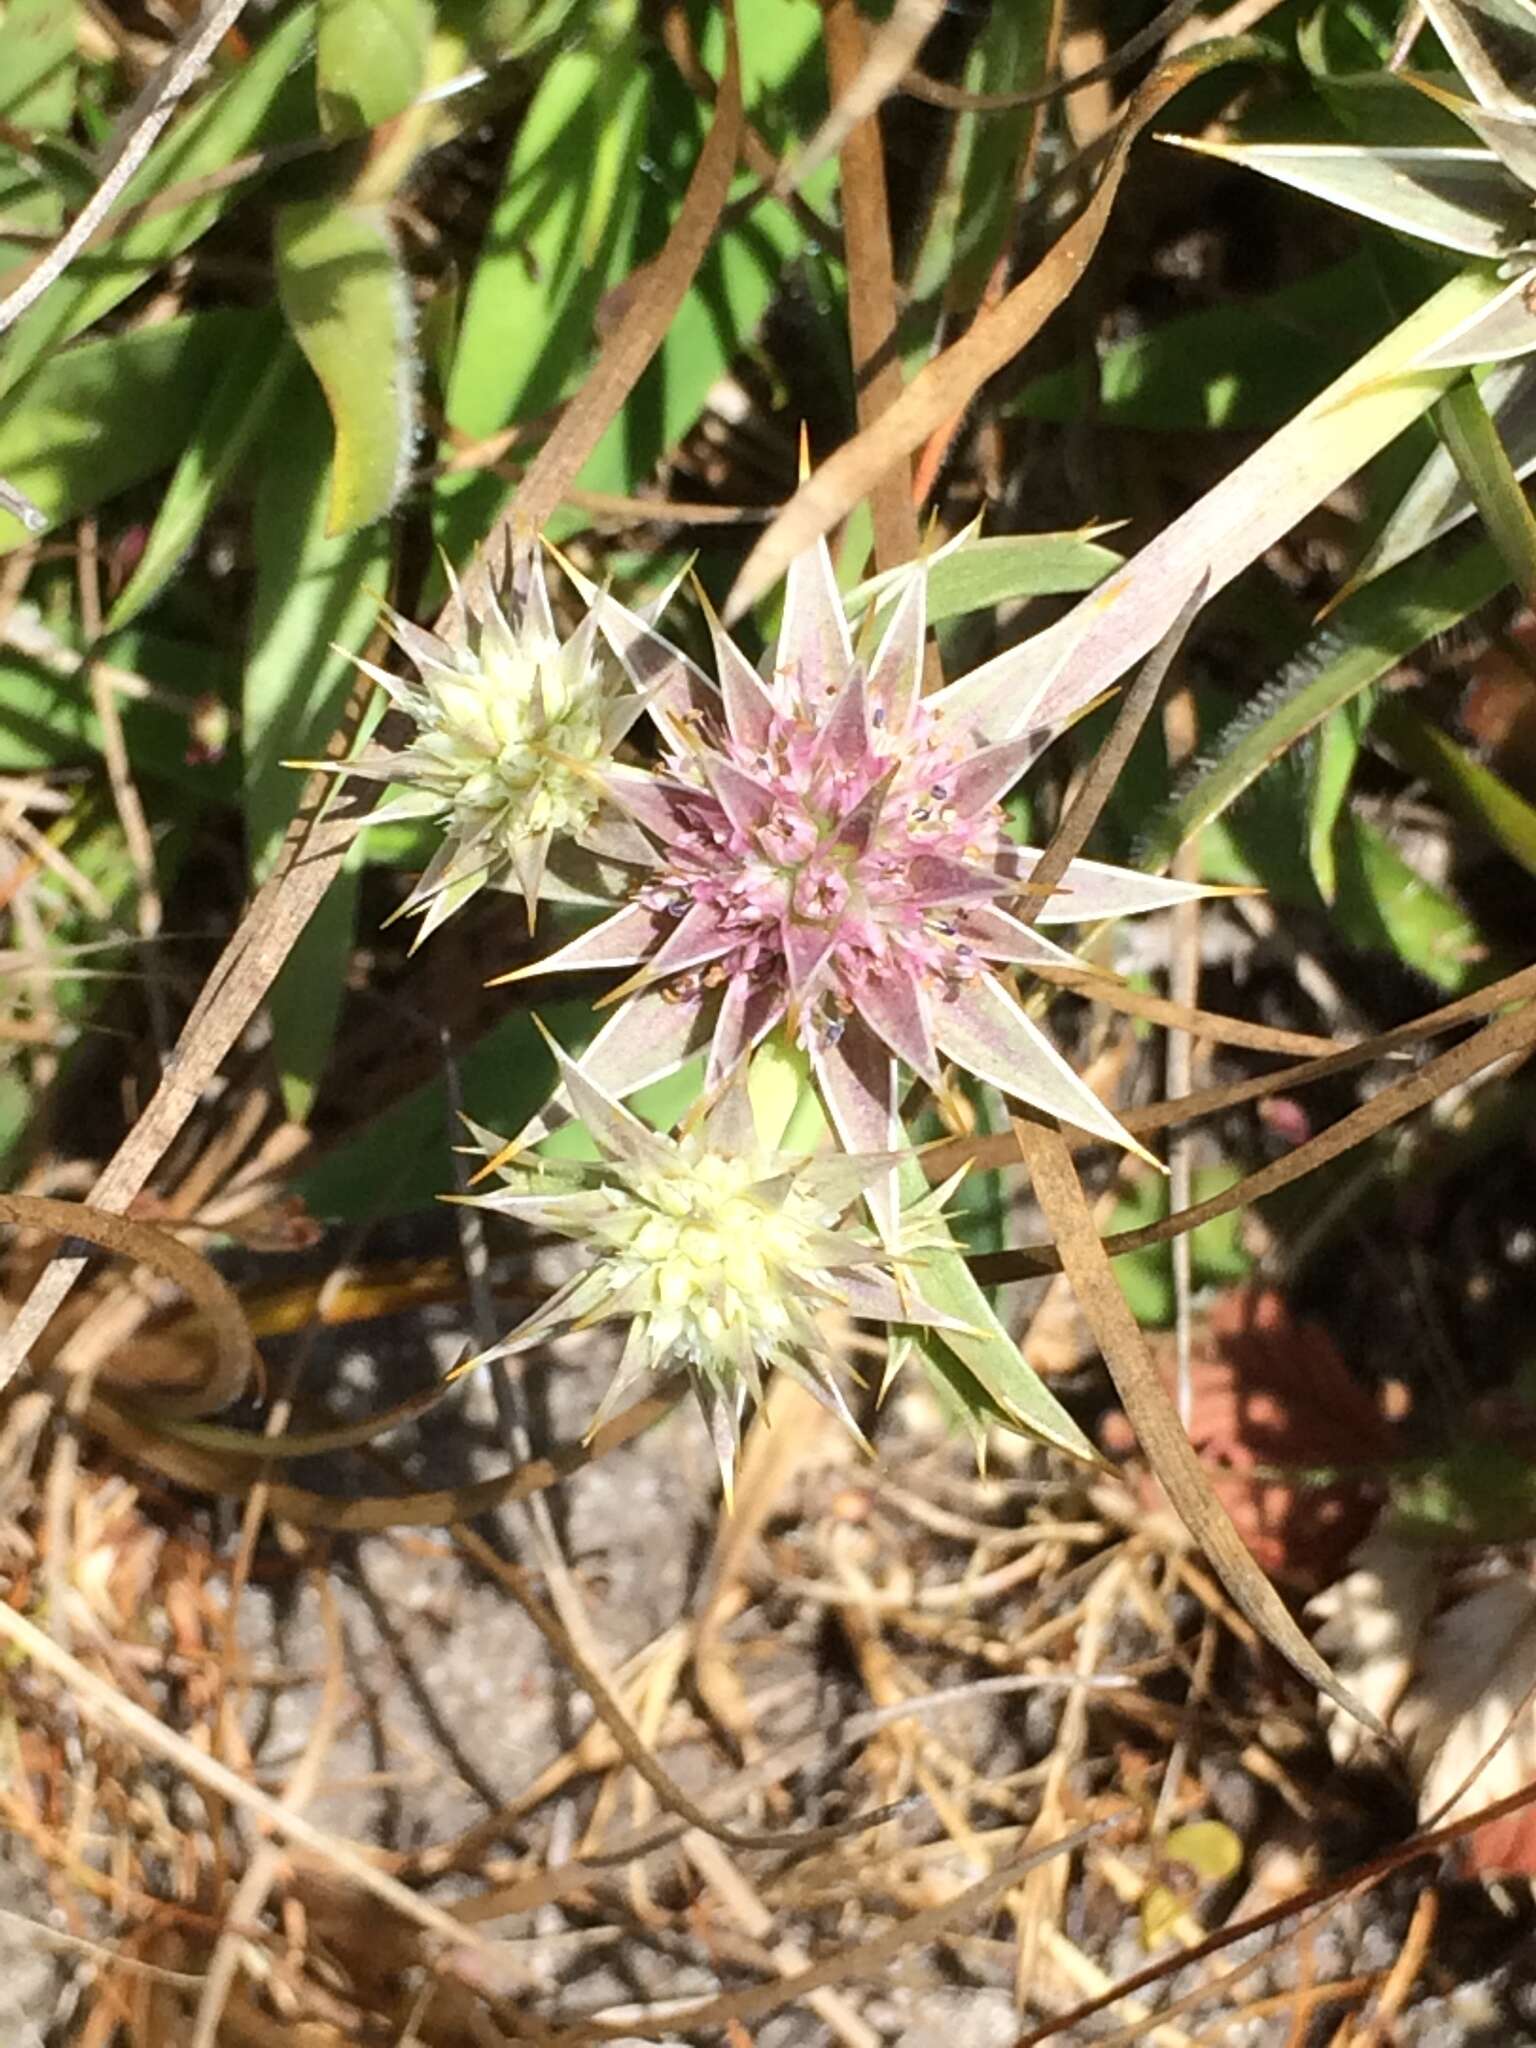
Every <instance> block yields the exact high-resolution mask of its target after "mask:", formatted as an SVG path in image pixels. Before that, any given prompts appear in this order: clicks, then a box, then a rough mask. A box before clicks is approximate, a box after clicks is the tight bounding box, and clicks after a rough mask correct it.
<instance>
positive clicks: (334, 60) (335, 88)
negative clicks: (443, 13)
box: [315, 0, 432, 135]
mask: <svg viewBox="0 0 1536 2048" xmlns="http://www.w3.org/2000/svg"><path fill="white" fill-rule="evenodd" d="M431 33H432V18H431V14H430V12H429V10H428V9H427V8H426V7H425V6H424V5H423V4H422V0H319V7H318V12H317V15H316V26H315V94H316V98H317V100H318V102H319V107H320V125H321V127H322V128H323V129H324V130H325V132H326V133H327V135H348V134H352V133H354V132H355V131H357V130H358V129H362V128H373V127H376V126H377V125H378V124H379V122H381V121H388V120H389V119H391V117H392V116H393V115H395V114H398V113H399V112H400V111H401V109H402V108H403V107H406V106H408V105H409V104H410V102H411V101H412V100H413V99H414V98H415V97H416V95H417V93H418V92H420V90H421V86H422V80H423V76H424V74H425V72H426V65H427V45H428V43H429V41H430V39H431Z"/></svg>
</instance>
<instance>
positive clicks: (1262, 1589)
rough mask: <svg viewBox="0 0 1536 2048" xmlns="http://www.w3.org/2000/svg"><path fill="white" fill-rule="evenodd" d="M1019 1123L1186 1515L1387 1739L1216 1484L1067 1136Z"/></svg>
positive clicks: (1125, 1392) (1117, 1378)
mask: <svg viewBox="0 0 1536 2048" xmlns="http://www.w3.org/2000/svg"><path fill="white" fill-rule="evenodd" d="M1014 1131H1015V1134H1016V1136H1017V1138H1018V1141H1019V1149H1020V1151H1021V1152H1022V1153H1023V1155H1024V1163H1025V1165H1026V1166H1027V1167H1028V1169H1029V1178H1030V1185H1031V1187H1032V1188H1033V1190H1034V1194H1035V1199H1036V1200H1037V1201H1038V1202H1039V1204H1040V1207H1041V1210H1042V1211H1043V1213H1044V1216H1045V1220H1046V1223H1047V1225H1048V1226H1049V1228H1050V1231H1051V1234H1052V1236H1053V1237H1054V1239H1055V1241H1056V1245H1057V1248H1058V1249H1059V1251H1060V1253H1061V1260H1062V1265H1063V1267H1064V1268H1065V1271H1066V1274H1067V1277H1068V1279H1069V1280H1070V1281H1071V1282H1072V1290H1073V1292H1074V1293H1075V1294H1076V1296H1077V1300H1078V1306H1079V1307H1080V1308H1081V1309H1082V1311H1083V1314H1084V1315H1085V1316H1086V1317H1087V1319H1088V1324H1089V1327H1090V1328H1091V1329H1092V1331H1093V1334H1094V1338H1095V1340H1096V1341H1097V1343H1098V1346H1099V1349H1100V1350H1101V1351H1102V1352H1103V1354H1104V1363H1105V1364H1106V1365H1107V1366H1108V1368H1109V1372H1110V1377H1111V1378H1112V1379H1113V1380H1114V1383H1115V1387H1116V1390H1117V1392H1118V1393H1119V1395H1120V1398H1121V1400H1122V1401H1123V1402H1124V1403H1125V1412H1126V1414H1127V1415H1128V1416H1129V1418H1130V1421H1131V1425H1132V1427H1133V1428H1134V1429H1135V1431H1136V1435H1137V1438H1138V1440H1139V1441H1140V1444H1141V1447H1142V1449H1143V1450H1144V1451H1145V1453H1146V1455H1147V1459H1148V1461H1149V1463H1150V1464H1151V1466H1152V1469H1153V1471H1154V1472H1155V1473H1156V1474H1157V1476H1158V1478H1159V1479H1160V1480H1161V1481H1162V1484H1163V1488H1164V1490H1165V1492H1166V1493H1167V1495H1168V1498H1169V1499H1170V1500H1171V1501H1172V1503H1173V1505H1174V1508H1175V1509H1176V1510H1177V1512H1178V1515H1179V1517H1180V1519H1181V1520H1182V1521H1183V1523H1184V1525H1185V1527H1186V1528H1187V1529H1188V1530H1189V1532H1190V1534H1191V1535H1192V1536H1193V1537H1194V1538H1195V1540H1196V1542H1198V1543H1199V1545H1200V1546H1201V1548H1202V1549H1203V1550H1204V1552H1205V1554H1206V1556H1207V1557H1208V1558H1209V1559H1210V1561H1211V1563H1212V1564H1213V1565H1214V1566H1215V1568H1216V1571H1217V1573H1218V1575H1219V1576H1220V1578H1221V1581H1222V1584H1223V1585H1224V1586H1225V1587H1226V1589H1227V1591H1228V1592H1229V1593H1230V1594H1231V1596H1232V1598H1233V1600H1234V1601H1235V1602H1236V1603H1237V1605H1238V1607H1239V1608H1240V1609H1241V1610H1242V1612H1243V1613H1244V1614H1245V1615H1247V1617H1248V1619H1249V1620H1250V1621H1251V1622H1252V1623H1253V1625H1254V1627H1255V1628H1257V1629H1258V1630H1259V1631H1260V1632H1261V1634H1262V1635H1263V1636H1264V1637H1265V1638H1266V1640H1267V1641H1269V1642H1270V1643H1272V1644H1273V1645H1274V1647H1275V1648H1276V1649H1277V1650H1278V1651H1279V1652H1280V1654H1281V1655H1282V1656H1283V1657H1285V1658H1286V1659H1288V1661H1289V1662H1290V1663H1292V1664H1293V1665H1294V1666H1295V1667H1296V1669H1297V1670H1298V1671H1299V1672H1300V1673H1301V1675H1302V1676H1303V1677H1304V1678H1305V1679H1307V1680H1308V1682H1309V1683H1310V1684H1312V1685H1315V1686H1316V1687H1317V1688H1318V1690H1319V1691H1320V1692H1325V1693H1326V1694H1327V1695H1328V1697H1329V1698H1330V1699H1332V1700H1334V1701H1336V1702H1337V1704H1338V1705H1339V1706H1340V1707H1342V1708H1343V1709H1344V1711H1345V1713H1347V1714H1351V1715H1353V1716H1354V1718H1355V1719H1356V1720H1357V1721H1363V1722H1364V1723H1365V1725H1366V1726H1367V1727H1368V1728H1370V1729H1371V1730H1372V1731H1373V1732H1374V1733H1376V1734H1379V1735H1380V1736H1381V1737H1382V1739H1383V1741H1385V1740H1386V1732H1385V1730H1384V1729H1382V1728H1381V1727H1380V1725H1379V1724H1378V1723H1377V1721H1376V1719H1375V1717H1374V1716H1373V1715H1371V1714H1369V1713H1368V1712H1367V1711H1366V1709H1365V1708H1364V1707H1362V1706H1360V1705H1359V1704H1358V1703H1357V1702H1356V1701H1355V1700H1353V1699H1352V1698H1351V1697H1350V1695H1349V1693H1348V1692H1347V1691H1346V1690H1345V1688H1344V1687H1343V1686H1342V1685H1340V1683H1339V1681H1338V1680H1337V1679H1336V1678H1335V1677H1334V1675H1333V1673H1332V1672H1331V1671H1330V1670H1329V1668H1328V1666H1327V1664H1326V1663H1324V1661H1323V1659H1322V1658H1321V1657H1320V1656H1319V1655H1318V1653H1317V1651H1316V1650H1315V1649H1313V1647H1312V1645H1311V1643H1309V1642H1308V1640H1307V1638H1306V1637H1305V1636H1304V1635H1303V1634H1302V1632H1301V1629H1300V1628H1299V1627H1298V1626H1297V1624H1296V1622H1295V1621H1294V1620H1293V1618H1292V1616H1291V1612H1290V1610H1289V1608H1288V1607H1287V1606H1286V1605H1285V1602H1284V1601H1283V1600H1282V1599H1281V1598H1280V1595H1279V1594H1278V1593H1277V1592H1276V1591H1275V1589H1274V1587H1273V1586H1272V1585H1271V1584H1270V1582H1269V1580H1268V1579H1267V1578H1265V1576H1264V1574H1263V1572H1262V1571H1260V1569H1259V1567H1258V1566H1257V1565H1256V1564H1255V1563H1254V1561H1253V1558H1252V1556H1251V1555H1250V1553H1249V1551H1248V1549H1247V1546H1246V1545H1245V1544H1244V1542H1243V1540H1242V1538H1241V1537H1240V1536H1239V1535H1238V1533H1237V1531H1236V1529H1235V1528H1234V1527H1233V1526H1232V1520H1231V1517H1230V1516H1229V1515H1228V1513H1227V1511H1226V1509H1225V1508H1224V1507H1223V1506H1222V1505H1221V1503H1220V1501H1219V1500H1218V1499H1217V1498H1216V1495H1215V1494H1214V1493H1213V1492H1212V1490H1211V1483H1210V1481H1209V1480H1208V1479H1207V1478H1206V1476H1205V1473H1204V1472H1203V1471H1202V1470H1201V1468H1200V1460H1199V1459H1198V1457H1196V1455H1195V1452H1194V1448H1193V1446H1192V1445H1191V1443H1190V1441H1189V1438H1188V1437H1187V1436H1186V1435H1185V1433H1184V1431H1183V1429H1182V1428H1181V1426H1180V1424H1179V1418H1178V1415H1177V1414H1176V1412H1175V1410H1174V1406H1173V1403H1172V1401H1171V1400H1170V1399H1169V1397H1168V1393H1167V1390H1166V1389H1165V1387H1164V1386H1163V1382H1162V1380H1161V1378H1160V1377H1159V1374H1158V1370H1157V1367H1156V1366H1155V1365H1154V1364H1153V1362H1152V1354H1151V1353H1150V1351H1149V1350H1148V1349H1147V1340H1146V1337H1145V1335H1144V1333H1143V1331H1142V1328H1141V1325H1140V1324H1139V1323H1138V1322H1137V1320H1136V1318H1135V1316H1134V1315H1132V1313H1131V1310H1130V1305H1129V1304H1128V1303H1127V1301H1126V1299H1125V1296H1124V1294H1122V1292H1121V1291H1120V1284H1119V1282H1118V1281H1117V1280H1116V1278H1115V1275H1114V1270H1113V1268H1112V1267H1111V1265H1110V1263H1109V1254H1108V1252H1107V1251H1106V1250H1105V1248H1104V1243H1103V1240H1102V1239H1101V1238H1100V1236H1099V1233H1098V1230H1097V1229H1096V1228H1095V1225H1094V1221H1093V1208H1092V1205H1091V1204H1090V1202H1089V1200H1088V1197H1087V1195H1086V1194H1085V1193H1084V1192H1083V1185H1082V1182H1081V1181H1080V1180H1079V1179H1078V1177H1077V1169H1076V1167H1075V1166H1074V1165H1073V1164H1072V1154H1071V1152H1070V1151H1069V1150H1068V1148H1067V1142H1066V1140H1065V1139H1064V1138H1063V1137H1062V1135H1061V1132H1060V1131H1059V1130H1058V1129H1056V1128H1055V1126H1054V1125H1052V1124H1049V1123H1047V1122H1045V1121H1044V1120H1040V1119H1036V1118H1033V1117H1028V1116H1021V1117H1016V1118H1015V1119H1014Z"/></svg>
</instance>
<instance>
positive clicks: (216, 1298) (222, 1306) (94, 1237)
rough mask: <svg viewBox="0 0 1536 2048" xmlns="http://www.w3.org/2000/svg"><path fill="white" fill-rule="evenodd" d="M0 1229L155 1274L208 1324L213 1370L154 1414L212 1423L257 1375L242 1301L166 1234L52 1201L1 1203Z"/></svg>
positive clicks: (7, 1198)
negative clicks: (79, 1247) (113, 1257)
mask: <svg viewBox="0 0 1536 2048" xmlns="http://www.w3.org/2000/svg"><path fill="white" fill-rule="evenodd" d="M0 1223H11V1224H14V1225H15V1226H16V1227H17V1228H18V1229H22V1230H41V1231H46V1232H47V1233H48V1234H49V1235H50V1236H54V1237H64V1238H70V1237H78V1238H84V1239H85V1241H86V1242H87V1243H88V1244H94V1245H99V1246H100V1247H101V1249H102V1250H103V1251H109V1252H115V1253H116V1254H117V1255H118V1256H119V1257H120V1258H125V1259H131V1260H132V1261H133V1262H134V1264H135V1265H140V1266H150V1267H152V1268H153V1269H154V1271H155V1272H157V1273H159V1274H161V1275H163V1276H164V1278H165V1279H167V1280H170V1281H172V1282H173V1283H174V1284H175V1285H176V1286H177V1287H179V1288H180V1289H181V1291H182V1293H183V1294H185V1295H186V1296H187V1297H188V1299H189V1300H190V1301H192V1302H194V1303H195V1304H196V1306H197V1307H198V1308H199V1309H200V1310H201V1311H202V1313H203V1314H204V1315H205V1316H206V1317H207V1319H208V1325H209V1328H210V1329H211V1331H212V1332H213V1338H214V1344H215V1347H216V1348H215V1354H214V1364H213V1370H212V1372H211V1373H210V1374H209V1377H208V1382H207V1384H206V1386H203V1387H200V1388H199V1389H198V1390H197V1392H196V1393H192V1394H184V1395H174V1396H172V1395H168V1396H166V1397H165V1398H164V1399H160V1400H157V1401H156V1402H155V1406H156V1407H158V1408H160V1409H163V1411H164V1412H165V1413H166V1414H167V1415H168V1416H169V1415H181V1416H193V1415H211V1414H214V1413H215V1412H216V1411H217V1410H218V1409H220V1408H227V1407H228V1406H229V1404H230V1402H231V1401H233V1400H236V1399H237V1398H238V1397H239V1395H240V1394H242V1393H243V1392H244V1391H245V1388H246V1386H247V1384H248V1383H249V1381H250V1378H251V1375H252V1374H253V1373H254V1371H255V1370H256V1365H257V1355H256V1342H255V1339H254V1338H253V1337H252V1335H251V1331H250V1325H249V1324H248V1323H247V1322H246V1319H245V1311H244V1310H243V1309H242V1308H241V1306H240V1299H239V1296H238V1295H237V1294H236V1293H235V1291H234V1289H233V1288H232V1287H230V1286H229V1285H228V1283H227V1282H226V1281H224V1280H222V1279H221V1278H220V1277H219V1275H218V1274H217V1273H216V1272H215V1271H214V1269H213V1267H212V1266H210V1265H209V1263H208V1261H207V1260H206V1259H205V1258H203V1257H201V1256H200V1255H199V1254H198V1253H197V1252H195V1251H193V1250H192V1249H191V1248H190V1246H188V1245H184V1244H183V1243H182V1242H181V1241H180V1239H179V1238H175V1237H173V1236H172V1235H171V1234H170V1232H169V1231H167V1230H162V1229H160V1228H159V1227H158V1226H157V1225H155V1224H152V1223H140V1222H137V1221H135V1220H134V1219H133V1218H132V1217H128V1216H117V1215H114V1214H112V1212H111V1211H110V1210H106V1209H99V1208H97V1207H96V1206H95V1205H94V1204H93V1203H90V1202H60V1201H57V1200H55V1199H54V1197H52V1196H51V1195H0Z"/></svg>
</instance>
